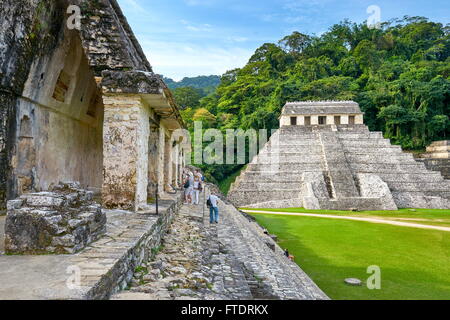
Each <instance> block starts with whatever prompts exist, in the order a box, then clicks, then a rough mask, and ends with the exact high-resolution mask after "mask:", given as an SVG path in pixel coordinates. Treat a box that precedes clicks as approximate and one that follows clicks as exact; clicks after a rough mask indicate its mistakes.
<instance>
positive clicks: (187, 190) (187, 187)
mask: <svg viewBox="0 0 450 320" xmlns="http://www.w3.org/2000/svg"><path fill="white" fill-rule="evenodd" d="M189 173H190V172H189V171H185V173H184V179H183V181H184V186H183V187H184V203H185V204H190V203H191V202H192V195H191V192H192V191H191V189H192V185H193V184H191V179H190V174H189ZM191 174H192V173H191Z"/></svg>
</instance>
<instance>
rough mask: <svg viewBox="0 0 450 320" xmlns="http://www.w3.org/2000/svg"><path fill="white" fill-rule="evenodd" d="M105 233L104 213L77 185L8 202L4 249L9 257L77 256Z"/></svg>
mask: <svg viewBox="0 0 450 320" xmlns="http://www.w3.org/2000/svg"><path fill="white" fill-rule="evenodd" d="M105 232H106V215H105V213H104V212H102V210H101V207H100V205H98V204H95V203H94V202H92V193H91V192H88V191H85V190H82V189H80V185H79V184H77V183H61V184H60V185H58V186H56V187H55V188H54V189H53V192H42V193H33V194H28V195H23V196H21V197H20V199H18V200H12V201H9V202H8V213H7V217H6V224H5V249H6V252H7V253H10V254H47V253H53V254H66V253H76V252H78V251H80V250H81V249H83V248H85V247H86V246H87V245H88V244H89V243H91V242H92V241H95V240H97V239H98V238H99V237H100V236H101V235H103V234H104V233H105Z"/></svg>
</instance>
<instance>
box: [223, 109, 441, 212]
mask: <svg viewBox="0 0 450 320" xmlns="http://www.w3.org/2000/svg"><path fill="white" fill-rule="evenodd" d="M280 124H281V125H280V129H279V130H278V131H277V132H276V133H275V134H273V135H272V137H271V139H270V141H269V142H268V143H267V144H266V145H265V147H264V148H263V149H262V150H261V151H260V153H259V154H258V155H257V156H256V157H255V158H254V159H253V161H252V162H251V163H250V164H248V166H247V168H246V169H245V170H244V171H243V173H242V174H241V175H240V176H239V177H238V178H237V180H236V182H235V183H234V184H233V185H232V186H231V189H230V193H229V199H230V200H231V201H232V202H233V203H234V204H235V205H237V206H239V207H250V208H287V207H304V208H306V209H328V210H396V209H397V208H450V181H449V180H445V179H444V178H443V177H442V175H441V174H440V173H439V172H435V171H431V170H428V169H426V167H425V165H424V164H423V163H419V162H416V161H415V160H414V158H413V156H412V155H411V154H409V153H404V152H403V151H402V149H401V147H399V146H394V145H392V144H391V143H390V141H389V140H388V139H384V138H383V135H382V133H381V132H370V131H369V129H368V127H367V126H366V125H364V123H363V113H362V112H361V110H360V108H359V105H358V104H357V103H355V102H352V101H332V102H329V101H324V102H294V103H287V104H286V105H285V107H284V108H283V112H282V116H281V118H280Z"/></svg>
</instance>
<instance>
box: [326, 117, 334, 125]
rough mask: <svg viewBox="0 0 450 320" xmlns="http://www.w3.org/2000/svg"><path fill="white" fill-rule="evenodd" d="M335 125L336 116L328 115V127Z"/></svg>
mask: <svg viewBox="0 0 450 320" xmlns="http://www.w3.org/2000/svg"><path fill="white" fill-rule="evenodd" d="M330 124H334V116H333V115H331V116H330V115H327V125H330Z"/></svg>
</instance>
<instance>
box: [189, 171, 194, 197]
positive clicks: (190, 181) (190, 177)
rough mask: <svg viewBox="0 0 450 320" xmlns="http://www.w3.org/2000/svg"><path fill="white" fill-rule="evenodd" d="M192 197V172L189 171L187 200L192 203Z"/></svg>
mask: <svg viewBox="0 0 450 320" xmlns="http://www.w3.org/2000/svg"><path fill="white" fill-rule="evenodd" d="M193 197H194V174H193V173H192V171H189V188H188V202H189V204H192V202H193V201H192V200H193Z"/></svg>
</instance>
